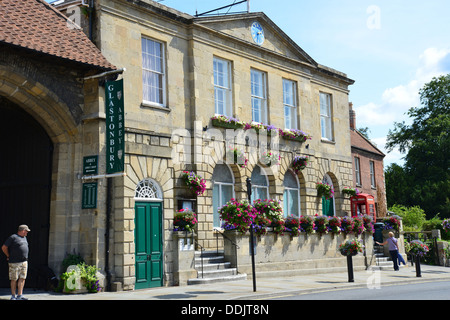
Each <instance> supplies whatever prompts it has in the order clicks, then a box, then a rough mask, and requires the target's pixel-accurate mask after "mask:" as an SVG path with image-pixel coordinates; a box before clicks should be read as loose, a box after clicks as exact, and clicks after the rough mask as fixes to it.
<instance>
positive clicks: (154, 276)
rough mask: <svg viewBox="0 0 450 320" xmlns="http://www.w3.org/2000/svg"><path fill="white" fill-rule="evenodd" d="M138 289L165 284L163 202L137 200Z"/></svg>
mask: <svg viewBox="0 0 450 320" xmlns="http://www.w3.org/2000/svg"><path fill="white" fill-rule="evenodd" d="M134 239H135V240H134V241H135V244H136V249H135V250H136V251H135V252H136V253H135V255H136V289H145V288H153V287H161V286H162V285H163V242H162V204H161V202H136V204H135V234H134Z"/></svg>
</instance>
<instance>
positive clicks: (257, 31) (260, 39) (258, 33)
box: [251, 22, 264, 45]
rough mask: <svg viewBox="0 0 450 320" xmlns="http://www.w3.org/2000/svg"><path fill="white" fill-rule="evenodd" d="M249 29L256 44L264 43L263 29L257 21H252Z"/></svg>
mask: <svg viewBox="0 0 450 320" xmlns="http://www.w3.org/2000/svg"><path fill="white" fill-rule="evenodd" d="M251 31H252V38H253V41H255V43H256V44H258V45H262V44H263V43H264V30H263V28H262V26H261V25H260V24H259V22H253V23H252V27H251Z"/></svg>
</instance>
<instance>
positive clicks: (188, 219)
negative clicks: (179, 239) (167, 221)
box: [173, 208, 198, 232]
mask: <svg viewBox="0 0 450 320" xmlns="http://www.w3.org/2000/svg"><path fill="white" fill-rule="evenodd" d="M197 222H198V221H197V215H196V214H195V213H194V212H193V211H192V210H190V209H187V208H186V209H181V210H179V211H178V212H177V213H176V214H175V216H174V218H173V231H187V232H193V231H194V229H195V226H196V225H197Z"/></svg>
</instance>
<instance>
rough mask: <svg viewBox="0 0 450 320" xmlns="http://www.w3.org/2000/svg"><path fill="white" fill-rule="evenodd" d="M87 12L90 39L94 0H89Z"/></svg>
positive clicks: (90, 38)
mask: <svg viewBox="0 0 450 320" xmlns="http://www.w3.org/2000/svg"><path fill="white" fill-rule="evenodd" d="M88 13H89V40H91V41H92V38H93V36H92V34H93V31H92V25H93V14H94V0H89V8H88Z"/></svg>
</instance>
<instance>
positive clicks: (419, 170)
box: [386, 74, 450, 217]
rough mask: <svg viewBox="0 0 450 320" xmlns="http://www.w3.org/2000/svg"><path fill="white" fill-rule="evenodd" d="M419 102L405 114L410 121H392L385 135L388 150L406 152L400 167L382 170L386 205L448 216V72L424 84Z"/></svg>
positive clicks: (395, 166)
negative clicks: (412, 207)
mask: <svg viewBox="0 0 450 320" xmlns="http://www.w3.org/2000/svg"><path fill="white" fill-rule="evenodd" d="M420 102H421V104H422V105H421V106H420V107H413V108H411V109H409V111H408V113H407V114H408V116H409V117H410V118H411V119H412V123H411V124H406V123H405V122H402V123H395V124H394V126H395V128H394V130H393V131H391V130H390V131H389V134H388V139H387V144H386V146H387V148H388V151H392V150H393V148H395V147H398V149H399V150H400V152H402V153H405V154H406V155H405V165H404V167H403V168H401V167H399V166H397V165H393V166H390V167H389V168H388V169H387V170H386V187H387V190H388V191H387V199H388V205H389V206H392V205H393V204H403V205H406V206H416V205H418V206H420V207H421V208H423V209H424V210H425V212H426V214H427V215H428V216H429V217H432V216H434V215H436V214H437V213H441V214H442V216H443V217H450V200H449V195H450V171H449V170H448V168H449V167H450V137H449V128H450V74H449V75H447V76H441V77H439V78H433V80H432V81H431V82H429V83H427V84H426V85H425V86H424V87H423V88H422V89H421V90H420Z"/></svg>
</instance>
